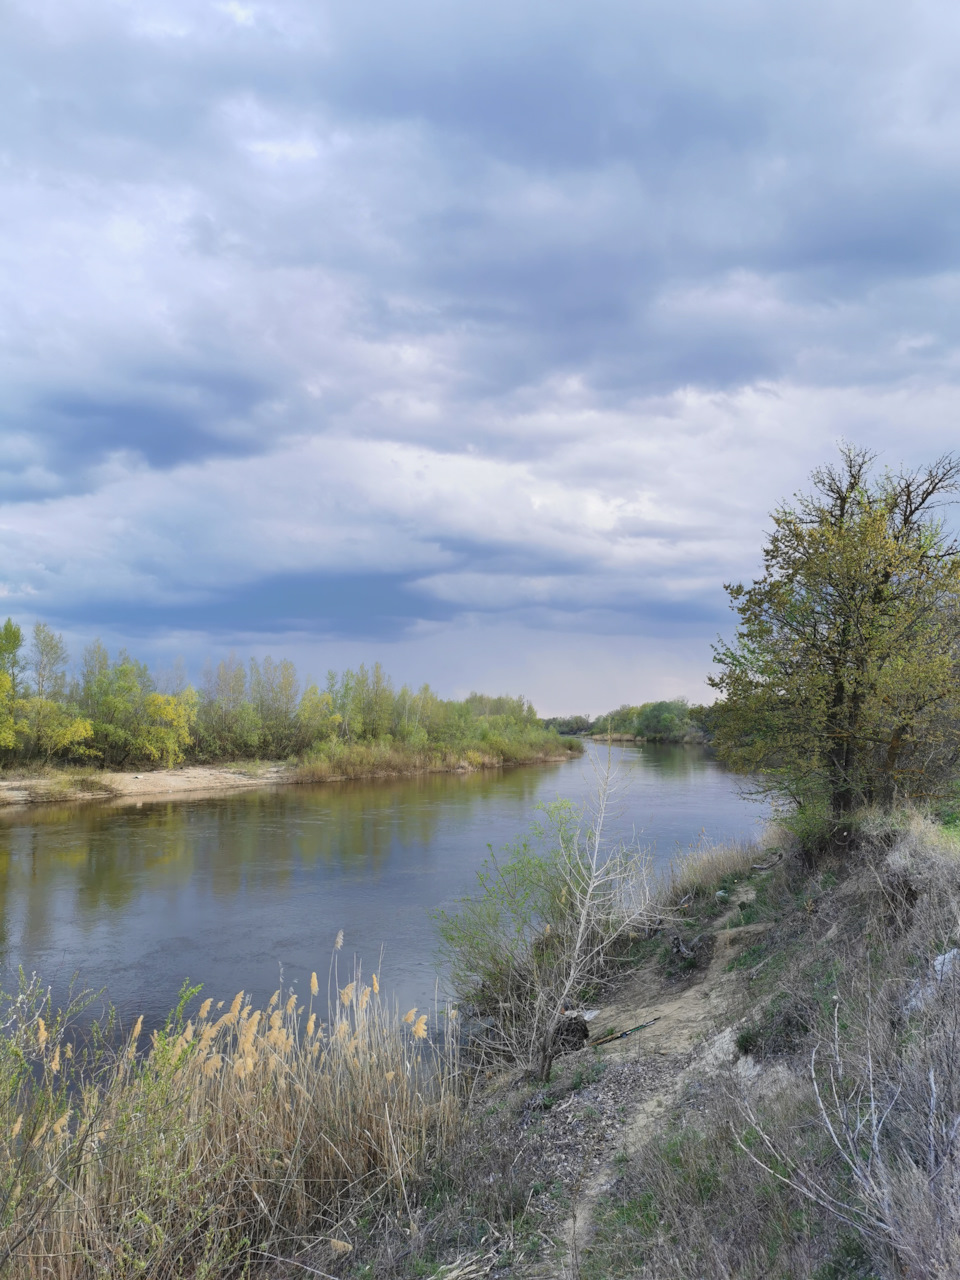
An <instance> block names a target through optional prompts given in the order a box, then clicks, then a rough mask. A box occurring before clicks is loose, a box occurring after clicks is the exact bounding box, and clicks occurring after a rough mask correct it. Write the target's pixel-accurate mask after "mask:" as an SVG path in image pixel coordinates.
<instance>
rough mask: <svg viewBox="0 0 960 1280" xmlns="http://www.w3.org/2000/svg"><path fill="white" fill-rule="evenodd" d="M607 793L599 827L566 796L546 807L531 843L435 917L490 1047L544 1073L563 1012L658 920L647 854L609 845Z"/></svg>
mask: <svg viewBox="0 0 960 1280" xmlns="http://www.w3.org/2000/svg"><path fill="white" fill-rule="evenodd" d="M607 798H608V787H607V784H606V783H604V785H603V787H602V789H601V793H600V799H599V803H598V807H597V814H596V817H595V821H594V826H593V829H588V828H587V826H586V820H585V815H584V813H583V812H582V811H578V810H576V809H574V808H573V807H572V806H571V805H570V804H569V803H567V802H562V801H558V802H556V803H555V804H552V805H548V806H546V807H545V809H544V812H545V814H546V821H545V823H544V824H541V825H539V826H537V827H535V828H534V833H533V837H534V838H533V841H532V842H531V841H523V842H521V843H520V844H518V845H515V846H513V847H508V849H507V850H506V851H505V854H504V856H502V857H500V858H497V857H493V856H492V857H491V858H489V859H488V860H487V862H486V863H485V864H484V866H483V867H482V869H481V870H480V872H479V873H478V882H479V893H478V894H477V895H476V896H475V897H473V898H466V899H463V900H462V901H461V902H460V904H459V910H458V911H457V912H456V913H454V914H448V913H447V912H445V911H439V912H437V913H436V914H435V918H436V920H437V922H438V925H439V930H440V935H441V938H442V940H443V947H444V952H445V958H446V959H447V961H448V963H449V967H450V973H451V980H452V984H453V988H454V990H455V992H456V993H457V995H458V997H459V998H460V999H461V1000H462V1001H464V1002H465V1003H466V1004H467V1005H468V1006H471V1007H472V1008H473V1009H474V1011H475V1012H476V1013H477V1014H478V1015H479V1016H480V1017H481V1018H483V1019H484V1020H485V1022H484V1028H485V1031H484V1045H485V1047H486V1048H487V1049H489V1050H492V1051H493V1052H495V1053H496V1054H498V1055H500V1056H502V1057H504V1058H506V1059H507V1060H509V1061H513V1062H518V1063H520V1064H522V1065H523V1066H524V1067H527V1068H531V1069H533V1070H534V1071H535V1072H536V1074H537V1075H538V1077H539V1078H540V1079H543V1080H545V1079H547V1078H548V1076H549V1073H550V1066H551V1064H552V1061H553V1057H554V1055H555V1052H556V1047H557V1046H556V1036H557V1031H558V1027H559V1025H560V1020H561V1018H562V1017H563V1014H564V1010H565V1009H566V1008H567V1007H568V1006H569V1005H570V1004H572V1003H573V1002H575V1001H576V1000H577V998H578V996H579V995H580V994H581V992H582V991H583V990H584V988H585V987H586V986H587V985H588V984H590V983H594V982H596V981H597V980H598V979H599V978H601V977H602V976H603V974H604V972H605V970H606V966H607V962H608V960H609V957H610V955H611V952H612V951H613V950H614V949H615V948H616V946H617V944H618V943H619V942H620V941H621V940H622V938H623V936H624V935H625V934H626V933H628V932H629V931H631V930H633V929H636V928H637V927H638V926H640V927H642V926H644V925H647V924H649V923H650V922H651V921H652V919H653V902H652V898H651V893H650V883H649V877H648V874H647V871H648V868H647V861H646V858H645V857H644V856H643V855H642V854H641V853H640V852H639V851H638V850H636V849H627V848H625V847H623V846H619V847H616V848H613V849H608V848H606V847H605V846H604V843H603V839H602V827H603V813H604V809H605V807H606V803H607Z"/></svg>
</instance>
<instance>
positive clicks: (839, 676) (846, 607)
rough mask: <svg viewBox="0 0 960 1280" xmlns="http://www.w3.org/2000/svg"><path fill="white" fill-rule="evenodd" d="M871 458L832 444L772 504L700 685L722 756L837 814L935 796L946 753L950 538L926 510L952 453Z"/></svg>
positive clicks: (957, 602)
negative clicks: (712, 664) (896, 470)
mask: <svg viewBox="0 0 960 1280" xmlns="http://www.w3.org/2000/svg"><path fill="white" fill-rule="evenodd" d="M871 464H872V457H871V455H869V454H868V453H867V452H866V451H864V450H859V449H853V448H850V447H844V449H843V450H842V453H841V463H840V466H839V467H826V468H822V469H820V470H818V471H815V472H814V473H813V486H814V492H813V493H812V494H811V495H802V496H800V497H798V498H797V500H796V503H795V505H794V506H783V507H780V508H778V509H777V510H776V511H775V512H774V513H773V523H774V529H773V532H772V533H771V534H770V536H769V538H768V540H767V544H766V546H765V547H764V553H763V556H764V572H763V575H762V577H760V578H759V579H758V580H757V581H755V582H754V583H753V584H752V585H751V586H749V587H746V586H743V585H742V584H736V585H733V586H730V587H728V591H729V593H730V596H731V599H732V601H733V606H734V608H735V610H736V612H737V613H738V614H739V618H740V624H739V628H738V632H737V637H736V640H735V642H734V643H733V644H732V645H728V644H720V645H718V646H717V648H716V661H717V663H718V664H719V666H720V668H721V670H720V674H719V675H716V676H714V677H713V678H712V679H711V683H712V684H713V686H714V687H715V688H716V689H717V690H718V691H719V692H720V693H721V695H722V696H723V699H724V701H723V702H722V703H721V704H719V705H718V706H717V707H716V708H714V709H713V714H714V717H715V723H716V734H715V745H716V748H717V751H718V754H719V755H720V757H721V759H723V760H725V761H726V762H727V763H728V764H730V765H732V766H733V767H734V768H737V769H739V770H742V771H744V772H748V773H753V774H758V773H759V774H760V775H762V777H763V779H764V783H765V785H766V786H767V787H769V788H770V789H771V790H773V791H775V792H777V793H779V794H780V795H782V796H784V797H786V798H788V799H790V800H792V801H794V802H800V803H801V804H803V805H805V806H807V807H810V806H811V805H812V806H814V807H817V806H820V807H821V808H822V807H824V806H825V808H826V810H827V811H828V813H829V815H830V816H831V818H832V819H834V820H837V821H841V820H843V817H844V815H845V814H847V813H849V812H850V811H851V809H853V808H855V807H856V806H857V805H860V804H864V803H879V804H881V805H887V806H890V805H893V804H895V803H896V802H897V801H898V799H901V798H904V797H926V796H929V795H930V794H932V793H935V792H936V791H937V790H938V788H940V787H941V786H942V785H943V782H944V780H945V779H946V778H948V777H949V776H950V775H951V773H952V770H953V766H954V762H955V760H956V758H957V754H958V751H960V679H958V675H960V672H958V662H957V636H958V623H960V547H958V544H957V543H956V542H955V541H954V540H953V539H951V538H950V537H948V535H947V533H946V531H945V529H944V526H943V524H942V522H941V520H940V519H939V517H938V516H937V515H936V506H937V504H938V502H940V501H942V500H943V499H944V497H945V496H947V495H949V494H951V493H953V492H955V491H956V489H957V487H958V484H960V461H957V460H955V459H953V458H949V457H945V458H941V459H939V460H938V461H937V462H935V463H934V464H933V465H932V466H931V467H929V468H927V469H926V470H925V471H918V472H916V473H909V474H908V473H900V474H896V475H895V474H892V473H887V474H885V475H884V476H883V477H882V478H880V479H879V480H873V479H871V476H870V470H871Z"/></svg>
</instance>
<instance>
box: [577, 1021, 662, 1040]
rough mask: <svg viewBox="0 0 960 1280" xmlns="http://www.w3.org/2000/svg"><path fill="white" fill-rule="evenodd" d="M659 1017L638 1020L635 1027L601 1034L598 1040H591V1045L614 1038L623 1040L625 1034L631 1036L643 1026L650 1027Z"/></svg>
mask: <svg viewBox="0 0 960 1280" xmlns="http://www.w3.org/2000/svg"><path fill="white" fill-rule="evenodd" d="M659 1021H660V1018H659V1017H656V1018H651V1019H650V1021H649V1022H640V1023H638V1024H637V1025H636V1026H635V1027H631V1028H630V1030H629V1031H611V1033H610V1034H609V1035H606V1036H601V1037H600V1039H599V1040H591V1041H590V1044H591V1045H597V1044H612V1043H613V1041H614V1040H624V1039H626V1037H627V1036H632V1035H633V1033H634V1032H635V1031H642V1030H643V1029H644V1027H652V1026H653V1024H654V1023H655V1022H659Z"/></svg>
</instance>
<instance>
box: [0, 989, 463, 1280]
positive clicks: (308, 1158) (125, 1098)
mask: <svg viewBox="0 0 960 1280" xmlns="http://www.w3.org/2000/svg"><path fill="white" fill-rule="evenodd" d="M318 992H319V988H318V985H317V983H316V981H315V980H314V982H313V984H312V993H311V996H310V997H308V998H307V999H306V1000H304V1001H302V1000H301V999H300V997H299V996H298V994H297V993H296V992H285V991H278V992H277V993H276V994H275V995H274V997H273V998H272V1000H271V1001H270V1002H269V1003H268V1004H267V1006H266V1008H264V1009H254V1008H252V1007H251V1005H250V1003H249V1002H247V1000H246V999H245V997H244V994H243V993H242V992H241V993H239V994H238V995H237V996H236V997H235V998H234V1000H233V1001H232V1003H230V1004H229V1005H228V1006H226V1007H224V1004H223V1002H221V1003H220V1004H217V1005H213V1004H212V1002H211V1001H210V1000H205V1001H203V1003H202V1004H201V1005H200V1006H199V1008H198V1009H197V1011H196V1013H194V1014H192V1015H188V1012H187V1008H184V1007H182V1008H181V1009H180V1010H179V1011H178V1012H177V1013H176V1014H175V1015H174V1016H173V1017H172V1018H171V1020H170V1022H169V1024H168V1026H167V1028H166V1029H165V1030H163V1031H155V1032H154V1033H153V1034H152V1036H150V1038H149V1042H148V1043H146V1044H141V1040H145V1039H146V1037H144V1036H141V1024H140V1023H139V1022H138V1023H137V1025H136V1026H135V1027H134V1028H133V1030H132V1032H131V1033H130V1035H129V1036H128V1037H127V1038H126V1041H125V1042H124V1043H123V1044H122V1045H121V1046H120V1048H119V1049H115V1050H108V1049H107V1047H106V1041H105V1036H106V1035H107V1034H108V1033H109V1030H110V1029H109V1027H101V1028H99V1031H98V1029H96V1028H95V1031H94V1034H93V1036H92V1037H88V1038H87V1039H86V1042H85V1043H86V1045H87V1047H86V1048H85V1049H83V1048H81V1046H80V1044H79V1043H77V1042H75V1041H74V1039H73V1038H72V1032H71V1027H70V1021H69V1019H65V1018H62V1017H51V1016H50V1012H49V1010H44V1009H43V1007H42V1000H41V996H42V993H41V992H39V990H38V988H37V986H36V984H35V983H34V984H32V985H31V984H27V986H26V987H25V988H24V989H23V990H22V991H21V993H20V994H19V995H18V996H17V997H15V998H8V999H7V1002H6V1008H5V1011H4V1012H5V1016H4V1018H3V1023H4V1025H3V1028H2V1033H3V1034H2V1038H0V1083H2V1085H3V1090H2V1096H0V1188H2V1190H0V1270H3V1273H4V1274H5V1275H8V1276H10V1277H12V1278H13V1280H40V1277H44V1280H87V1278H88V1277H89V1278H91V1280H92V1278H93V1277H95V1276H96V1277H102V1276H104V1275H107V1274H109V1275H111V1276H126V1275H131V1276H133V1275H138V1276H139V1275H148V1276H151V1277H158V1278H159V1277H167V1276H170V1277H174V1276H184V1275H190V1276H196V1277H201V1276H207V1277H221V1276H227V1275H231V1274H234V1273H236V1274H239V1273H240V1272H241V1271H242V1270H243V1268H244V1267H245V1266H248V1265H249V1264H250V1263H251V1262H254V1263H255V1262H256V1261H257V1259H258V1258H266V1257H274V1258H276V1257H285V1258H289V1257H292V1256H294V1255H298V1256H303V1255H304V1254H306V1255H307V1256H309V1257H310V1258H311V1259H312V1261H311V1265H319V1266H320V1267H321V1269H327V1270H328V1269H329V1266H327V1265H326V1264H327V1263H330V1264H331V1265H332V1264H333V1263H335V1261H336V1259H337V1258H338V1257H340V1258H341V1259H342V1257H344V1256H346V1255H348V1254H349V1252H350V1250H351V1249H352V1246H353V1238H352V1228H351V1227H350V1225H349V1222H348V1216H349V1215H353V1216H354V1217H355V1216H356V1214H357V1213H358V1212H362V1211H363V1210H364V1207H365V1206H366V1208H367V1211H368V1212H369V1211H370V1206H374V1207H375V1208H376V1209H379V1208H382V1207H383V1205H384V1204H387V1203H393V1204H394V1205H395V1206H397V1207H398V1210H399V1212H400V1213H403V1212H404V1211H405V1206H408V1205H409V1200H408V1189H409V1187H410V1186H411V1185H412V1184H413V1183H414V1182H415V1181H416V1178H417V1177H418V1176H419V1174H420V1173H421V1171H422V1170H423V1168H424V1167H425V1164H426V1163H427V1161H428V1160H429V1159H430V1157H431V1155H432V1154H433V1153H435V1152H437V1151H438V1150H440V1149H441V1148H442V1147H443V1146H444V1144H445V1142H446V1140H447V1138H448V1137H449V1136H450V1134H451V1133H452V1132H453V1131H454V1130H455V1128H456V1125H457V1121H458V1117H459V1115H460V1110H461V1101H460V1098H459V1096H458V1092H457V1090H458V1073H457V1065H456V1060H455V1057H453V1056H451V1054H450V1053H449V1052H447V1051H441V1050H439V1049H437V1048H436V1047H435V1046H434V1045H433V1044H431V1042H430V1040H429V1038H428V1037H427V1027H426V1019H425V1017H424V1016H423V1015H420V1016H414V1017H413V1018H412V1019H411V1020H409V1021H406V1020H402V1019H399V1018H398V1017H397V1016H396V1014H392V1015H391V1014H390V1013H389V1012H388V1011H387V1010H386V1009H385V1008H384V1004H383V1001H382V1000H381V998H380V996H379V994H378V982H377V979H376V977H371V980H370V982H369V984H367V983H364V982H363V981H362V979H361V977H360V976H359V975H357V976H356V977H355V978H354V979H353V980H352V981H351V982H349V983H346V984H345V985H344V986H343V987H342V988H341V989H340V990H339V991H334V992H333V995H332V999H331V1003H330V1008H331V1011H332V1012H331V1022H330V1024H329V1025H324V1024H321V1022H320V1020H319V1017H318V1013H317V1010H316V1009H315V1008H314V1007H313V1005H314V1003H316V997H317V995H318Z"/></svg>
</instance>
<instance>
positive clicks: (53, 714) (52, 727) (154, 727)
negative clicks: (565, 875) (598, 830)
mask: <svg viewBox="0 0 960 1280" xmlns="http://www.w3.org/2000/svg"><path fill="white" fill-rule="evenodd" d="M370 744H376V745H378V746H389V747H391V748H392V749H394V750H395V751H396V752H400V753H401V754H405V755H406V756H408V757H410V758H411V760H412V759H413V758H415V757H417V756H418V755H423V756H424V757H430V756H436V755H438V754H442V755H449V754H451V753H453V754H454V755H456V754H457V753H460V754H463V753H466V752H472V753H475V757H476V758H475V760H474V762H479V760H480V758H481V757H482V760H483V762H484V763H490V762H495V761H497V760H521V759H529V758H533V757H534V756H535V755H537V754H547V753H549V751H550V749H551V747H552V748H553V749H554V751H556V750H557V749H559V750H560V751H562V750H563V749H564V744H562V743H561V742H560V740H559V738H558V735H557V734H556V732H554V731H553V730H551V729H548V728H545V727H544V726H543V725H542V724H541V721H540V720H539V719H538V717H537V713H536V711H535V709H534V708H533V706H532V705H531V704H530V703H529V702H528V701H527V699H525V698H523V697H517V698H514V697H507V696H502V697H490V696H487V695H484V694H478V693H471V694H470V696H469V697H467V698H465V699H463V700H462V701H459V702H458V701H453V700H449V699H444V698H441V697H439V696H438V695H437V694H436V693H435V692H434V691H433V690H432V689H431V688H430V686H429V685H426V684H425V685H423V686H422V687H421V688H419V689H417V690H414V689H412V688H410V687H409V686H408V685H403V686H402V687H400V688H399V689H398V688H395V686H394V684H393V682H392V681H391V679H390V678H389V676H387V675H386V674H385V672H384V671H383V668H382V667H381V666H380V664H379V663H375V664H374V666H373V667H372V668H370V669H368V668H367V667H365V666H360V667H358V668H357V669H356V670H355V671H352V670H347V671H343V672H339V673H338V672H335V671H330V672H328V674H327V678H326V681H325V683H324V684H323V685H322V686H320V685H318V684H317V683H316V682H314V681H312V680H309V679H308V680H307V681H305V682H302V681H301V680H300V677H299V676H298V674H297V670H296V667H295V666H294V664H293V663H292V662H290V661H289V660H288V659H281V660H280V661H274V659H273V658H271V657H266V658H263V659H262V660H259V661H258V660H257V659H255V658H251V659H250V661H249V663H248V664H244V663H242V662H240V661H239V660H238V659H236V658H235V657H233V656H232V655H231V657H229V658H227V659H225V660H224V661H221V662H219V663H217V664H216V665H214V664H212V663H208V664H207V666H206V667H205V669H204V671H203V674H202V677H201V680H200V682H199V687H194V686H193V685H191V684H190V683H188V681H187V678H186V674H185V672H184V671H183V669H182V665H179V666H177V667H175V668H174V670H173V671H171V672H167V673H166V674H164V675H162V676H154V675H153V674H152V673H151V671H150V670H149V668H148V667H147V665H146V664H145V663H143V662H139V661H138V660H137V659H136V658H133V657H131V655H130V654H129V653H127V652H126V651H125V650H121V651H120V652H119V653H118V654H116V655H115V656H113V657H111V655H110V654H109V653H108V651H107V649H106V648H105V647H104V645H103V644H101V642H100V641H99V640H96V641H94V642H93V644H91V645H89V646H88V647H87V648H86V649H85V650H84V652H83V655H82V657H81V660H80V662H79V664H78V665H76V666H74V667H71V659H70V654H69V652H68V650H67V647H66V645H65V644H64V641H63V637H62V636H60V635H58V634H57V633H56V632H54V631H53V630H52V629H51V628H50V627H48V626H47V625H46V624H45V623H42V622H38V623H37V624H36V625H35V626H34V628H33V631H32V634H31V636H30V639H29V641H27V640H26V639H25V637H24V634H23V631H22V629H21V628H20V627H19V626H18V625H17V624H16V623H15V622H14V621H13V619H12V618H8V619H7V620H6V622H5V623H4V624H3V626H2V627H0V764H2V765H5V766H11V765H23V764H28V763H33V762H43V763H50V762H53V761H62V762H68V763H75V764H83V763H87V764H95V765H99V766H102V767H107V768H114V769H122V768H125V767H135V766H138V765H148V764H159V765H163V766H166V767H172V766H174V765H177V764H181V763H183V762H184V761H188V760H189V761H193V762H198V763H204V762H214V761H217V760H243V759H272V760H286V759H291V758H296V759H309V758H311V757H316V756H318V755H319V756H322V755H324V753H327V754H329V752H330V751H331V750H339V751H341V753H342V751H343V749H344V747H346V748H351V747H357V748H360V747H363V746H369V745H370Z"/></svg>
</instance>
